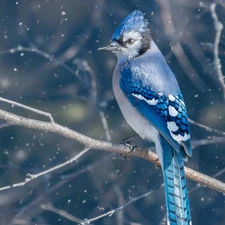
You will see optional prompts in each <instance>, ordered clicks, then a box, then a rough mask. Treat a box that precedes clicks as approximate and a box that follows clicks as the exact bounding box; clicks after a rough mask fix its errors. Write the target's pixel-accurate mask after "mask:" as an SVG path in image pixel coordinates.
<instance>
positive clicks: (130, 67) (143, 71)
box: [98, 9, 192, 225]
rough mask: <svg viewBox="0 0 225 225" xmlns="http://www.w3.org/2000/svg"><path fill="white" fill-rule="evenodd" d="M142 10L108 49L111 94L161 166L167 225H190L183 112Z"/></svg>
mask: <svg viewBox="0 0 225 225" xmlns="http://www.w3.org/2000/svg"><path fill="white" fill-rule="evenodd" d="M148 26H149V22H148V20H147V19H146V16H145V14H144V13H143V12H142V11H141V10H139V9H138V10H135V11H134V12H132V13H131V14H130V15H128V16H127V17H126V18H125V19H124V20H123V21H122V22H121V23H120V24H119V26H118V27H117V28H116V30H115V32H114V34H113V36H112V39H111V42H110V44H109V45H107V46H105V47H102V48H99V49H98V50H105V51H109V52H112V53H114V54H115V55H116V56H117V64H116V66H115V70H114V73H113V79H112V83H113V92H114V95H115V98H116V100H117V102H118V105H119V107H120V110H121V112H122V114H123V116H124V118H125V120H126V121H127V123H128V124H129V125H130V126H131V127H132V128H133V130H134V131H135V132H136V133H137V134H138V135H139V136H140V137H141V138H143V139H146V140H148V141H150V142H154V143H155V147H156V153H157V155H158V160H159V162H160V164H161V168H162V172H163V177H164V187H165V188H164V189H165V198H166V208H167V225H192V220H191V212H190V203H189V198H188V189H187V184H186V177H185V172H184V162H186V161H187V159H188V157H190V156H192V148H191V141H190V125H189V122H188V114H187V110H186V106H185V103H184V99H183V96H182V93H181V91H180V88H179V85H178V82H177V80H176V77H175V75H174V73H173V72H172V70H171V69H170V68H169V66H168V64H167V62H166V60H165V58H164V57H163V55H162V53H161V51H160V50H159V48H158V47H157V45H156V44H155V42H154V41H153V39H152V36H151V32H150V29H149V27H148Z"/></svg>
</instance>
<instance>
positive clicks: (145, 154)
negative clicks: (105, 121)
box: [0, 109, 225, 193]
mask: <svg viewBox="0 0 225 225" xmlns="http://www.w3.org/2000/svg"><path fill="white" fill-rule="evenodd" d="M0 119H2V120H5V121H6V122H7V123H9V124H13V125H17V126H23V127H26V128H31V129H36V130H42V131H46V132H52V133H56V134H59V135H61V136H64V137H67V138H70V139H72V140H75V141H77V142H79V143H81V144H83V145H84V146H85V147H86V148H88V149H96V150H105V151H109V152H116V153H120V154H124V155H133V156H138V157H140V158H143V159H146V160H149V161H151V162H153V163H156V164H157V162H158V160H157V159H158V157H157V155H156V154H155V153H154V152H152V151H150V150H146V149H142V148H135V149H134V150H132V151H131V150H130V148H129V147H127V146H125V145H122V144H119V145H118V144H117V145H115V144H113V143H111V142H106V141H101V140H96V139H93V138H90V137H88V136H85V135H83V134H81V133H79V132H77V131H74V130H71V129H69V128H67V127H63V126H61V125H59V124H57V123H50V122H43V121H40V120H34V119H28V118H25V117H22V116H18V115H16V114H13V113H10V112H7V111H4V110H1V109H0ZM185 172H186V174H187V177H188V178H189V179H191V180H193V181H196V182H199V183H201V184H203V185H205V186H207V187H210V188H212V189H214V190H216V191H219V192H222V193H225V184H224V183H222V182H220V181H218V180H216V179H214V178H211V177H209V176H207V175H204V174H202V173H199V172H197V171H194V170H192V169H190V168H185Z"/></svg>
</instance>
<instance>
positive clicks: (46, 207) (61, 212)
mask: <svg viewBox="0 0 225 225" xmlns="http://www.w3.org/2000/svg"><path fill="white" fill-rule="evenodd" d="M40 207H41V209H44V210H48V211H50V212H54V213H56V214H57V215H60V216H62V217H64V218H66V219H68V220H70V221H73V222H75V223H79V224H80V223H82V220H80V219H79V218H77V217H75V216H73V215H71V214H69V213H67V212H66V211H64V210H61V209H57V208H55V207H54V206H52V205H47V204H42V205H41V206H40Z"/></svg>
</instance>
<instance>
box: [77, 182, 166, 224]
mask: <svg viewBox="0 0 225 225" xmlns="http://www.w3.org/2000/svg"><path fill="white" fill-rule="evenodd" d="M163 186H164V184H162V185H161V186H159V187H157V188H154V189H153V190H151V191H149V192H147V193H145V194H143V195H141V196H138V197H136V198H131V199H130V200H129V201H127V202H126V203H124V204H123V205H121V206H120V207H118V208H116V209H113V210H110V211H108V212H106V213H103V214H102V215H99V216H96V217H94V218H91V219H85V220H83V222H81V223H80V224H81V225H86V224H89V223H90V222H93V221H96V220H99V219H101V218H103V217H106V216H109V217H111V216H112V215H113V214H114V213H116V212H117V211H119V210H121V209H124V208H125V207H126V206H128V205H129V204H131V203H133V202H136V201H138V200H140V199H142V198H146V197H148V196H149V195H151V194H152V193H154V192H155V190H158V189H160V188H161V187H163Z"/></svg>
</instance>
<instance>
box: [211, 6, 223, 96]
mask: <svg viewBox="0 0 225 225" xmlns="http://www.w3.org/2000/svg"><path fill="white" fill-rule="evenodd" d="M210 10H211V15H212V18H213V20H214V27H215V30H216V37H215V41H214V46H213V55H214V67H215V70H216V73H217V76H218V81H219V82H220V84H221V86H222V87H223V97H224V98H225V84H224V75H223V72H222V65H221V61H220V59H219V43H220V38H221V33H222V30H223V24H222V23H221V22H220V21H219V19H218V17H217V14H216V3H212V4H211V6H210Z"/></svg>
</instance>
